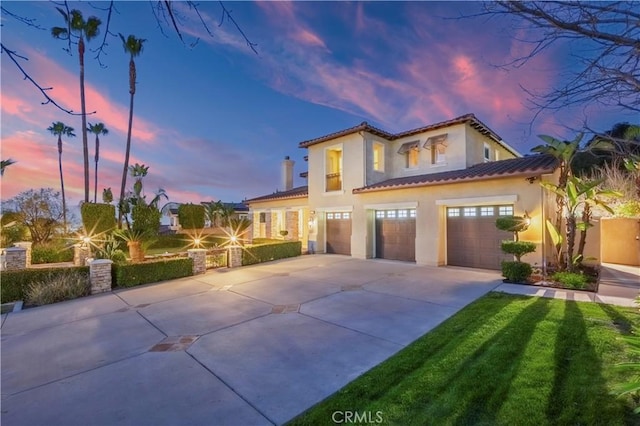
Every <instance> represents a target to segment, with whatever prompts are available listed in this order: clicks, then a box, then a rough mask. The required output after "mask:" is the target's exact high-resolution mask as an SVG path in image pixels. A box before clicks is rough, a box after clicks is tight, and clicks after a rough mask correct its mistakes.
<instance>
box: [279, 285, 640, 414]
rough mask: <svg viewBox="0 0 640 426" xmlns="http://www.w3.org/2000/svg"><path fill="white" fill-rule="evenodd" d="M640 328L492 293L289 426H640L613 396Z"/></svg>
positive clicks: (614, 313) (610, 315) (615, 317)
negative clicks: (348, 418) (352, 424)
mask: <svg viewBox="0 0 640 426" xmlns="http://www.w3.org/2000/svg"><path fill="white" fill-rule="evenodd" d="M639 323H640V316H639V315H638V313H637V312H636V311H634V310H631V309H623V308H617V307H612V306H608V305H601V304H596V303H578V302H573V301H562V300H554V299H545V298H535V297H534V298H529V297H524V296H513V295H506V294H501V293H489V294H488V295H487V296H485V297H483V298H481V299H479V300H477V301H476V302H474V303H472V304H471V305H469V306H467V307H466V308H464V309H463V310H461V311H460V312H458V313H457V314H456V315H455V316H453V317H452V318H450V319H449V320H447V321H446V322H444V323H443V324H441V325H440V326H439V327H437V328H436V329H434V330H433V331H431V332H430V333H428V334H426V335H425V336H423V337H421V338H420V339H418V340H417V341H416V342H414V343H413V344H411V345H409V346H408V347H406V348H405V349H404V350H402V351H401V352H399V353H398V354H396V355H395V356H393V357H392V358H390V359H388V360H387V361H385V362H383V363H382V364H380V365H379V366H377V367H375V368H373V369H372V370H370V371H369V372H367V373H365V374H364V375H363V376H361V377H359V378H358V379H356V380H355V381H353V382H351V383H350V384H349V385H347V386H346V387H344V388H343V389H341V390H340V391H338V392H337V393H336V394H334V395H333V396H331V397H329V398H328V399H327V400H325V401H323V402H321V403H320V404H318V405H316V406H315V407H313V408H311V409H310V410H309V411H307V412H306V413H304V414H303V415H301V416H299V417H298V418H296V419H294V420H293V421H292V422H290V423H289V424H290V425H319V424H333V421H332V414H333V413H334V412H336V411H351V412H357V413H359V414H360V415H362V413H365V414H366V413H371V414H369V415H370V418H368V419H366V420H365V422H366V421H367V420H371V419H373V421H375V420H377V419H378V418H377V417H376V413H377V412H380V417H381V418H382V420H383V422H382V424H394V425H412V424H419V425H423V424H424V425H578V424H583V425H598V424H600V425H622V424H640V418H638V417H634V415H633V414H632V410H633V408H634V406H633V403H632V401H631V400H630V399H626V400H625V399H619V398H617V397H616V396H614V395H612V394H611V388H612V387H613V386H614V385H615V384H618V383H620V382H624V381H625V380H628V379H629V378H628V377H625V374H627V373H625V372H623V371H621V370H619V369H616V368H615V367H613V365H614V364H616V363H619V362H622V361H627V360H631V359H633V357H632V355H631V354H630V352H629V350H628V347H627V345H626V344H625V343H624V342H623V341H622V339H619V337H620V336H621V335H624V334H629V333H630V332H631V329H632V327H635V326H637V325H638V324H639ZM336 418H337V419H338V420H340V419H341V417H340V416H338V417H336ZM361 418H362V417H361Z"/></svg>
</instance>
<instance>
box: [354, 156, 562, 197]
mask: <svg viewBox="0 0 640 426" xmlns="http://www.w3.org/2000/svg"><path fill="white" fill-rule="evenodd" d="M556 167H557V160H556V159H555V158H554V157H553V156H551V155H545V154H538V155H530V156H526V157H520V158H510V159H508V160H500V161H490V162H488V163H481V164H476V165H474V166H471V167H468V168H466V169H462V170H451V171H448V172H441V173H430V174H426V175H418V176H406V177H400V178H394V179H389V180H385V181H383V182H378V183H375V184H373V185H369V186H365V187H362V188H356V189H354V190H353V193H354V194H358V193H362V192H372V191H383V190H387V189H400V188H408V187H417V186H430V185H442V184H446V183H456V182H465V181H478V180H486V179H495V178H504V177H513V176H530V175H540V174H546V173H552V172H553V171H554V170H555V169H556Z"/></svg>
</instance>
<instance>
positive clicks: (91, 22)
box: [51, 7, 102, 202]
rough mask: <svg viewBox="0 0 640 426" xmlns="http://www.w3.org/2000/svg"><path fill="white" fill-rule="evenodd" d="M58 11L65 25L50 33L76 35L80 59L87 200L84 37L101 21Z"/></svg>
mask: <svg viewBox="0 0 640 426" xmlns="http://www.w3.org/2000/svg"><path fill="white" fill-rule="evenodd" d="M56 9H58V12H60V14H61V15H62V17H63V18H64V23H65V24H66V27H53V28H51V35H52V36H53V37H55V38H59V39H63V40H69V39H70V37H71V35H75V36H76V37H78V58H79V60H80V108H81V110H82V153H83V155H84V201H85V202H89V143H88V142H87V108H86V104H85V98H84V50H85V46H84V39H85V38H86V39H87V41H89V40H91V39H92V38H94V37H96V36H97V35H98V33H99V32H100V28H99V27H100V24H101V23H102V21H100V19H98V18H97V17H95V16H90V17H89V18H88V19H87V20H86V21H85V20H84V18H83V17H82V12H80V11H79V10H76V9H73V10H72V11H71V12H70V13H69V14H67V13H66V12H65V11H64V10H62V9H61V8H59V7H58V8H56Z"/></svg>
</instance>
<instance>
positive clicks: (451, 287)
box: [1, 255, 500, 426]
mask: <svg viewBox="0 0 640 426" xmlns="http://www.w3.org/2000/svg"><path fill="white" fill-rule="evenodd" d="M499 283H500V277H499V274H498V273H497V272H489V271H477V270H469V269H455V268H435V267H419V266H416V265H415V264H411V263H403V262H391V261H384V260H367V261H364V260H357V259H352V258H350V257H344V256H338V255H318V256H302V257H298V258H294V259H288V260H283V261H276V262H270V263H265V264H261V265H255V266H251V267H243V268H238V269H225V270H214V271H211V272H208V273H207V274H204V275H199V276H194V277H188V278H183V279H178V280H173V281H169V282H164V283H158V284H152V285H146V286H141V287H136V288H131V289H125V290H118V291H114V292H112V293H107V294H103V295H97V296H91V297H86V298H82V299H77V300H73V301H69V302H64V303H58V304H55V305H49V306H44V307H40V308H33V309H27V310H24V311H21V312H17V313H11V314H5V315H3V318H2V329H1V330H2V354H1V356H2V371H1V373H2V374H1V376H2V377H1V380H2V415H1V421H2V423H3V424H7V425H12V426H13V425H36V424H42V425H44V424H46V425H48V426H49V425H75V424H82V425H91V424H96V425H98V424H99V425H115V424H123V425H124V424H127V425H178V424H202V425H205V424H207V425H209V424H215V425H224V424H231V425H243V426H244V425H269V424H282V423H284V422H286V421H287V420H289V419H291V418H293V417H294V416H296V415H297V414H299V413H301V412H302V411H304V410H305V409H307V408H309V407H311V406H312V405H313V404H315V403H317V402H319V401H321V400H323V399H324V398H326V397H328V396H329V395H331V394H332V393H334V392H335V391H337V390H339V389H340V388H342V387H343V386H344V385H346V384H347V383H349V382H350V381H352V380H353V379H355V378H356V377H358V376H359V375H361V374H362V373H364V372H365V371H367V370H369V369H370V368H372V367H373V366H375V365H377V364H379V363H380V362H382V361H383V360H385V359H387V358H388V357H390V356H392V355H393V354H395V353H396V352H398V351H399V350H401V349H402V348H404V347H405V346H406V345H408V344H410V343H411V342H413V341H414V340H415V339H417V338H418V337H420V336H422V335H423V334H425V333H426V332H428V331H429V330H431V329H433V328H434V327H436V326H437V325H438V324H440V323H441V322H442V321H444V320H445V319H447V318H449V317H450V316H451V315H453V314H454V313H456V312H457V311H458V310H460V309H461V308H463V307H464V306H465V305H467V304H468V303H470V302H472V301H474V300H475V299H477V298H478V297H481V296H482V295H484V294H486V293H487V292H489V291H491V290H492V289H493V288H495V287H496V286H497V285H498V284H499Z"/></svg>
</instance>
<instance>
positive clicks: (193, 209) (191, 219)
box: [178, 203, 204, 229]
mask: <svg viewBox="0 0 640 426" xmlns="http://www.w3.org/2000/svg"><path fill="white" fill-rule="evenodd" d="M178 221H179V222H180V225H181V226H182V227H183V228H184V229H201V228H204V206H203V205H202V204H191V203H189V204H180V206H179V207H178Z"/></svg>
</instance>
